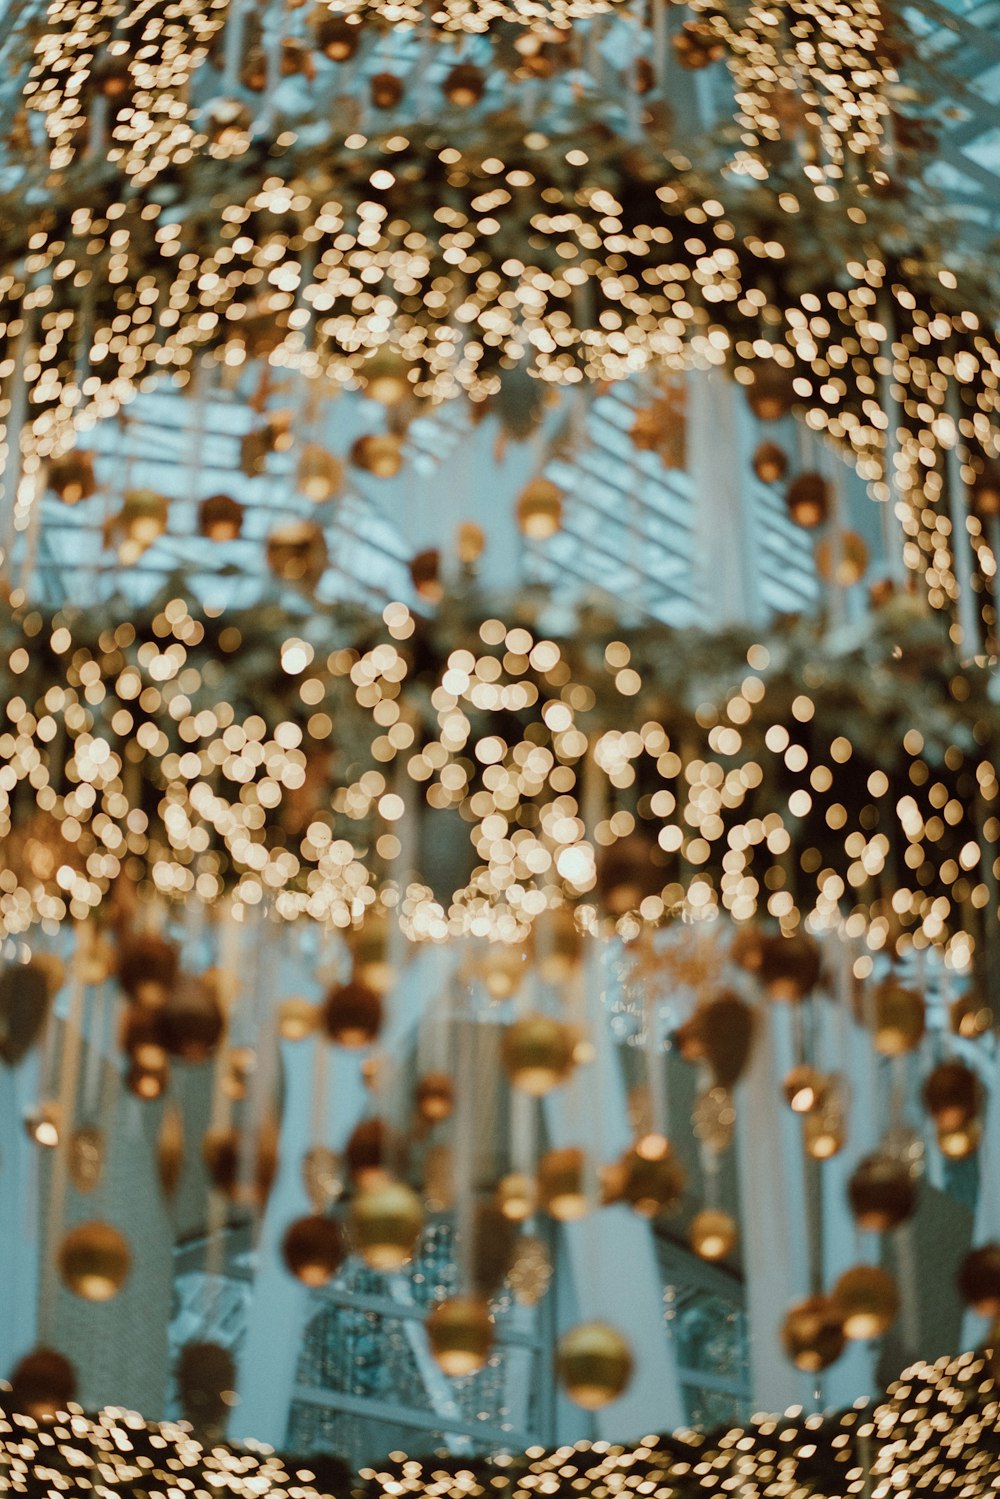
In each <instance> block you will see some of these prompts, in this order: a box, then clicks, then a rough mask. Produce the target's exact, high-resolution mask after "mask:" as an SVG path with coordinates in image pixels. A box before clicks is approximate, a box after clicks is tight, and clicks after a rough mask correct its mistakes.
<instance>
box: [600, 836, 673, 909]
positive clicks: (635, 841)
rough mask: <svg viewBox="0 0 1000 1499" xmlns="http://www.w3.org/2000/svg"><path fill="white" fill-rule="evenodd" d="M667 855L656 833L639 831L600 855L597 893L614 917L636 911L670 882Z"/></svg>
mask: <svg viewBox="0 0 1000 1499" xmlns="http://www.w3.org/2000/svg"><path fill="white" fill-rule="evenodd" d="M662 859H663V853H662V850H661V849H660V847H659V844H658V843H657V842H656V839H655V838H654V837H653V835H652V833H650V832H647V831H646V830H645V829H644V828H635V829H633V831H632V832H631V833H627V834H626V835H625V837H623V838H617V839H616V840H615V842H614V843H611V844H608V845H607V846H606V847H603V848H601V849H600V850H599V851H598V856H597V890H598V893H599V895H600V898H601V904H602V906H603V908H604V910H605V911H606V912H607V913H608V914H609V915H610V916H615V917H618V916H624V915H625V914H626V913H627V912H628V911H634V910H635V909H636V908H637V907H638V906H640V905H641V904H642V902H643V900H645V898H646V896H648V895H659V893H660V891H661V890H662V889H663V886H664V883H665V881H666V870H665V868H664V867H663V863H662Z"/></svg>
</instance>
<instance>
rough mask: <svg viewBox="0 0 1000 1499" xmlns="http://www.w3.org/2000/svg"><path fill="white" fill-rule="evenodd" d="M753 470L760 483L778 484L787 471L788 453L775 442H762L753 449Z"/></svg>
mask: <svg viewBox="0 0 1000 1499" xmlns="http://www.w3.org/2000/svg"><path fill="white" fill-rule="evenodd" d="M753 471H754V473H755V474H756V475H757V478H758V479H759V480H760V481H761V483H762V484H780V483H781V481H782V479H783V478H784V477H785V475H786V474H787V473H788V454H787V453H786V452H785V450H784V448H781V447H779V446H778V444H777V443H776V442H762V443H760V444H759V446H758V447H757V448H756V449H755V451H754V455H753Z"/></svg>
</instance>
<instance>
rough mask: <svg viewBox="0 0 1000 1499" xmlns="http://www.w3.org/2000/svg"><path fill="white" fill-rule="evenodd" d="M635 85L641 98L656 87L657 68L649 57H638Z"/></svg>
mask: <svg viewBox="0 0 1000 1499" xmlns="http://www.w3.org/2000/svg"><path fill="white" fill-rule="evenodd" d="M633 87H634V89H635V91H636V93H637V94H638V95H639V97H640V98H644V97H645V95H646V94H648V93H651V92H652V90H653V89H654V88H655V87H656V69H655V68H654V67H653V64H652V63H651V62H650V60H649V58H648V57H640V58H637V59H636V64H635V77H634V80H633Z"/></svg>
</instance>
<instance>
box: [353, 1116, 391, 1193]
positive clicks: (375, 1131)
mask: <svg viewBox="0 0 1000 1499" xmlns="http://www.w3.org/2000/svg"><path fill="white" fill-rule="evenodd" d="M404 1152H405V1141H404V1140H402V1139H400V1138H399V1137H398V1136H397V1135H396V1134H395V1133H394V1132H393V1131H391V1130H390V1129H389V1128H388V1127H387V1125H386V1124H385V1121H384V1120H382V1119H362V1120H361V1121H360V1123H358V1124H356V1125H355V1126H354V1128H353V1130H352V1131H351V1133H350V1135H349V1137H348V1140H347V1144H346V1145H345V1147H344V1164H345V1166H346V1167H347V1171H348V1175H349V1176H350V1178H351V1180H352V1181H353V1182H354V1184H355V1186H357V1187H361V1188H365V1187H370V1186H374V1185H375V1184H376V1183H378V1182H382V1181H384V1180H385V1179H386V1176H387V1175H388V1174H389V1168H390V1165H394V1164H401V1161H402V1155H403V1153H404Z"/></svg>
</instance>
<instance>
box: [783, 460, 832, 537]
mask: <svg viewBox="0 0 1000 1499" xmlns="http://www.w3.org/2000/svg"><path fill="white" fill-rule="evenodd" d="M785 509H786V510H787V511H788V519H789V520H791V521H794V522H795V524H796V525H797V526H801V527H802V529H803V530H804V531H812V530H813V529H814V528H815V527H816V526H821V525H822V524H823V522H824V521H825V520H826V518H827V515H828V514H829V512H830V486H829V484H828V483H827V482H826V480H825V479H824V478H823V475H822V474H812V473H807V474H799V475H798V476H797V477H796V478H794V479H793V480H792V482H791V484H789V486H788V490H787V492H786V494H785Z"/></svg>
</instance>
